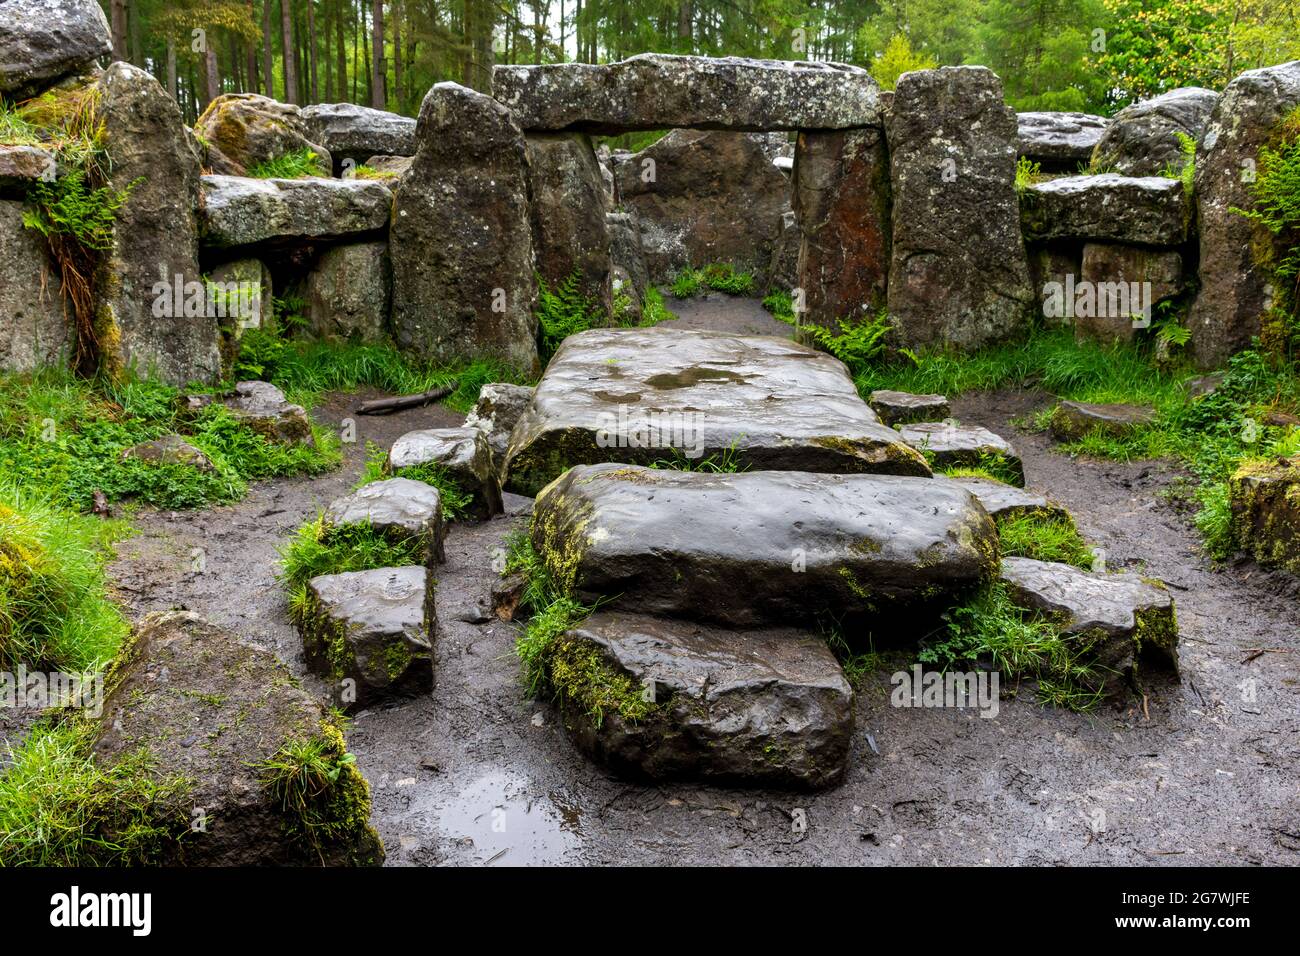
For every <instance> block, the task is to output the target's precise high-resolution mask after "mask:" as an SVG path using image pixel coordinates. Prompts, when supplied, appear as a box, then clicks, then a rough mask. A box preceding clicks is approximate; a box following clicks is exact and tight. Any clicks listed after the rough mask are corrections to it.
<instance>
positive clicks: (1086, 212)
mask: <svg viewBox="0 0 1300 956" xmlns="http://www.w3.org/2000/svg"><path fill="white" fill-rule="evenodd" d="M1189 222H1190V207H1189V205H1188V200H1187V194H1186V192H1184V190H1183V184H1182V183H1181V182H1180V181H1179V180H1177V179H1167V178H1165V177H1164V176H1117V175H1115V174H1114V173H1104V174H1101V175H1098V176H1065V177H1062V178H1060V179H1050V180H1048V181H1046V182H1042V183H1035V184H1034V185H1031V186H1029V187H1028V188H1026V189H1025V190H1024V191H1023V192H1022V193H1021V194H1020V225H1021V229H1022V231H1023V232H1024V235H1025V238H1026V239H1030V240H1034V241H1036V242H1043V241H1047V240H1049V239H1076V240H1077V239H1084V240H1093V241H1102V242H1124V243H1131V244H1136V245H1143V246H1179V245H1182V243H1183V242H1184V241H1185V240H1186V239H1187V229H1188V225H1189Z"/></svg>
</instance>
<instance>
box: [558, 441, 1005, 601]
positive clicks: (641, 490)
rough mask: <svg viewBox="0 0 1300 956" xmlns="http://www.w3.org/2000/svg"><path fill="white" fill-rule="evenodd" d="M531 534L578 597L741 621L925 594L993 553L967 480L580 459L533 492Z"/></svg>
mask: <svg viewBox="0 0 1300 956" xmlns="http://www.w3.org/2000/svg"><path fill="white" fill-rule="evenodd" d="M532 541H533V547H534V548H535V549H536V551H537V553H538V554H540V555H542V557H543V559H544V560H545V561H546V562H547V564H548V566H549V567H550V569H551V571H552V573H553V574H555V575H556V576H557V577H556V580H557V581H559V582H560V583H561V585H562V586H564V587H566V588H571V589H572V591H573V593H574V595H575V596H577V597H578V598H579V599H580V600H582V601H596V600H608V601H610V602H611V603H613V604H615V605H617V606H618V607H621V608H627V609H635V610H636V611H638V612H644V613H648V614H661V615H666V616H670V617H686V618H693V619H698V620H708V621H716V622H718V623H721V624H726V625H730V626H736V627H753V626H758V625H761V624H765V623H771V622H778V621H791V622H800V623H803V624H805V625H806V623H807V621H808V615H809V613H810V612H811V611H812V610H813V609H816V610H817V611H818V612H825V613H827V614H829V615H831V616H832V617H833V618H836V619H838V618H839V617H840V616H843V615H850V616H852V615H875V614H879V613H885V612H887V611H889V610H891V609H894V608H898V607H902V606H910V605H927V604H931V603H933V602H936V601H940V600H942V599H951V598H952V596H953V595H954V594H956V593H958V592H960V591H961V590H962V589H963V588H965V587H967V586H968V585H971V584H974V583H976V582H977V581H979V580H981V579H982V578H986V577H988V576H990V575H991V574H992V573H993V572H994V571H995V570H996V564H997V544H996V532H995V530H994V527H993V521H992V519H991V518H989V516H988V515H987V514H986V513H985V512H984V509H982V508H981V507H980V506H979V505H978V503H977V502H976V501H975V499H974V498H973V497H972V496H971V494H970V493H969V492H967V491H966V490H965V489H963V488H959V487H957V486H956V485H952V484H947V483H943V482H937V481H932V480H931V479H929V478H911V477H903V476H897V475H825V474H821V475H818V474H807V473H804V472H788V471H754V472H744V473H737V474H712V473H708V472H686V471H674V470H671V469H651V468H643V467H641V466H639V465H620V464H613V463H611V464H603V465H584V466H580V467H576V468H573V469H571V470H570V471H568V472H566V473H565V474H564V475H563V476H561V477H560V478H559V479H557V480H556V481H555V482H553V483H552V484H550V485H548V486H547V487H546V488H545V489H544V490H543V491H542V492H541V493H540V494H539V495H538V496H537V502H536V505H535V507H534V510H533V524H532Z"/></svg>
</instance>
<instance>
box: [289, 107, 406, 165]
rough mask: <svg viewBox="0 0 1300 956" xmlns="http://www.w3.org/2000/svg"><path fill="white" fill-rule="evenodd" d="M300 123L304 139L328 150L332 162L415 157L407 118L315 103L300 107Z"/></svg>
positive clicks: (376, 111) (357, 108)
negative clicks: (372, 157)
mask: <svg viewBox="0 0 1300 956" xmlns="http://www.w3.org/2000/svg"><path fill="white" fill-rule="evenodd" d="M302 121H303V124H304V125H305V126H306V128H307V138H308V139H310V140H311V141H312V142H313V143H319V144H320V145H322V146H324V147H325V148H326V149H327V150H329V153H330V155H331V156H333V157H334V161H335V163H340V162H341V161H343V160H345V159H350V160H352V161H353V162H354V163H357V164H358V165H360V164H361V163H362V162H363V161H364V160H366V159H368V158H369V157H371V156H374V155H376V154H383V155H385V156H414V155H415V120H414V119H412V118H411V117H409V116H400V115H398V114H397V113H389V112H388V111H387V110H376V109H371V108H370V107H368V106H358V105H356V104H355V103H318V104H316V105H315V106H304V107H303V109H302Z"/></svg>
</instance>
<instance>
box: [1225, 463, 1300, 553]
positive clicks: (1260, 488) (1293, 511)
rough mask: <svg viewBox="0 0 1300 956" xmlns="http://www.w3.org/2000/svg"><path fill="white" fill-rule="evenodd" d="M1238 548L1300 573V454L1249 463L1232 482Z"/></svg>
mask: <svg viewBox="0 0 1300 956" xmlns="http://www.w3.org/2000/svg"><path fill="white" fill-rule="evenodd" d="M1228 496H1229V501H1230V502H1231V505H1232V535H1233V538H1234V540H1235V542H1236V545H1237V547H1239V548H1240V549H1241V550H1243V551H1245V552H1247V553H1249V554H1251V555H1252V556H1253V557H1254V558H1255V560H1256V561H1258V562H1259V563H1260V564H1263V565H1266V566H1278V567H1281V568H1284V569H1286V570H1287V571H1290V572H1291V573H1293V574H1300V455H1295V456H1293V457H1291V458H1277V459H1273V460H1271V461H1248V462H1246V463H1244V464H1242V465H1241V466H1240V467H1239V468H1238V469H1237V471H1236V473H1235V474H1233V476H1232V478H1231V480H1230V481H1229V482H1228Z"/></svg>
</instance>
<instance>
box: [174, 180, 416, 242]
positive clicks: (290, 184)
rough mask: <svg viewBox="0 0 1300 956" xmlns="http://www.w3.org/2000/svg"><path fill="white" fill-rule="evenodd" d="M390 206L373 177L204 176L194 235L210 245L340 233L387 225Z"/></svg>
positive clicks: (386, 193) (390, 196)
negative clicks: (200, 205) (255, 177)
mask: <svg viewBox="0 0 1300 956" xmlns="http://www.w3.org/2000/svg"><path fill="white" fill-rule="evenodd" d="M392 206H393V194H392V192H391V191H390V190H389V189H388V187H386V186H384V185H382V184H381V183H377V182H374V181H373V180H362V179H320V178H312V179H250V178H248V177H245V176H204V177H202V210H201V212H202V215H201V217H200V235H201V238H202V241H203V243H204V244H205V245H208V246H213V247H216V248H227V247H230V246H247V245H254V244H256V243H261V242H285V241H301V240H304V239H342V238H344V237H348V236H357V235H361V234H364V233H372V232H378V231H379V230H383V229H387V228H388V220H389V216H390V214H391V212H392Z"/></svg>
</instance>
